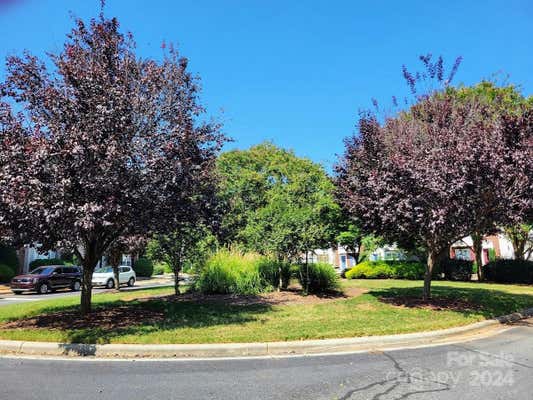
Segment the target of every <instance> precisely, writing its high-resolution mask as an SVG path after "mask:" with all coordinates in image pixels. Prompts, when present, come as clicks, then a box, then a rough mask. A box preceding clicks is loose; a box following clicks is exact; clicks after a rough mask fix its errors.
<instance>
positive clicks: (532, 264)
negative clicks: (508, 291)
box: [483, 259, 533, 284]
mask: <svg viewBox="0 0 533 400" xmlns="http://www.w3.org/2000/svg"><path fill="white" fill-rule="evenodd" d="M483 269H484V272H485V278H486V279H487V280H489V281H493V282H498V283H529V284H532V283H533V261H520V260H504V259H501V260H496V261H492V262H489V263H488V264H487V265H485V266H484V267H483Z"/></svg>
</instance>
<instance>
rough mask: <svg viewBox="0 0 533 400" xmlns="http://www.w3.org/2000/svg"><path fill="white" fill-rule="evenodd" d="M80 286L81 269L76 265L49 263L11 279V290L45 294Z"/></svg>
mask: <svg viewBox="0 0 533 400" xmlns="http://www.w3.org/2000/svg"><path fill="white" fill-rule="evenodd" d="M80 287H81V270H80V268H79V267H76V266H65V265H50V266H45V267H39V268H36V269H34V270H33V271H31V272H30V273H28V274H25V275H17V276H15V277H14V278H13V279H12V280H11V291H12V292H13V293H15V294H21V293H22V292H37V293H40V294H46V293H48V292H52V291H54V290H56V289H62V288H70V289H71V290H74V291H78V290H80Z"/></svg>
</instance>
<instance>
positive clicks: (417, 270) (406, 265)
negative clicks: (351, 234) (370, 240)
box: [346, 260, 426, 279]
mask: <svg viewBox="0 0 533 400" xmlns="http://www.w3.org/2000/svg"><path fill="white" fill-rule="evenodd" d="M425 272H426V266H425V265H424V264H423V263H420V262H415V261H385V260H382V261H363V262H362V263H359V264H357V265H356V266H355V267H353V268H351V269H350V270H348V271H346V278H348V279H359V278H369V279H422V278H423V277H424V274H425Z"/></svg>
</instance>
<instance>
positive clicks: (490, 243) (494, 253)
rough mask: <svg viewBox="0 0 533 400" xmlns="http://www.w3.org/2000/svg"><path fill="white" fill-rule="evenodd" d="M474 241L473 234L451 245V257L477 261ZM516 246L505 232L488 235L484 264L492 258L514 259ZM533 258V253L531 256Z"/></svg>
mask: <svg viewBox="0 0 533 400" xmlns="http://www.w3.org/2000/svg"><path fill="white" fill-rule="evenodd" d="M472 246H473V241H472V237H471V236H467V237H465V238H463V239H461V240H459V241H457V242H455V243H454V244H452V246H451V247H450V258H455V259H459V260H471V261H475V260H476V257H475V254H474V251H473V249H472ZM514 257H515V255H514V248H513V244H512V243H511V241H510V240H509V238H508V237H507V236H506V235H505V234H503V233H498V234H495V235H488V236H485V237H484V238H483V242H482V253H481V259H482V265H485V264H487V263H488V262H489V261H490V260H491V259H492V258H495V259H498V258H504V259H513V258H514ZM530 259H531V260H533V255H532V256H530Z"/></svg>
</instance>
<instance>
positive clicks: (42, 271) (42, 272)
mask: <svg viewBox="0 0 533 400" xmlns="http://www.w3.org/2000/svg"><path fill="white" fill-rule="evenodd" d="M53 271H54V269H53V268H50V267H39V268H35V269H34V270H33V271H31V272H30V275H50V274H51V273H52V272H53Z"/></svg>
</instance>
